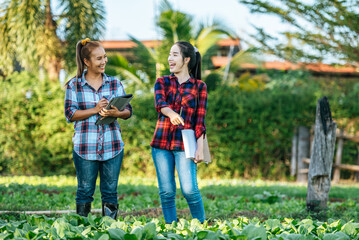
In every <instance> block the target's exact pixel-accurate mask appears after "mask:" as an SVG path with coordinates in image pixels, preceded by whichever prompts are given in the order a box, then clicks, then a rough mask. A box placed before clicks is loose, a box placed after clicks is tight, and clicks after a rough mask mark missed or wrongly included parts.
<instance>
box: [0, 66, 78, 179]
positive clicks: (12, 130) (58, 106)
mask: <svg viewBox="0 0 359 240" xmlns="http://www.w3.org/2000/svg"><path fill="white" fill-rule="evenodd" d="M0 87H1V95H0V97H1V99H0V101H1V108H0V115H1V118H0V167H1V171H3V172H8V173H13V174H14V173H23V174H43V175H48V174H54V173H55V172H57V173H72V172H73V170H72V167H71V162H70V160H69V159H70V155H71V149H72V147H71V139H72V132H71V127H70V126H69V125H67V124H66V121H64V113H63V104H64V103H63V99H64V91H63V89H62V88H61V86H60V84H59V83H53V82H49V81H38V80H37V78H36V77H35V76H34V75H32V74H30V73H27V72H21V73H14V74H13V75H12V76H10V77H9V78H7V79H6V80H4V81H1V82H0Z"/></svg>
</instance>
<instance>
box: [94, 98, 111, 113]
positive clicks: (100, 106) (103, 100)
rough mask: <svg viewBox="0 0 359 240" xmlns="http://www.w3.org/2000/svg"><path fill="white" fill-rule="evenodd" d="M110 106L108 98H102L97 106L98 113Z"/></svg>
mask: <svg viewBox="0 0 359 240" xmlns="http://www.w3.org/2000/svg"><path fill="white" fill-rule="evenodd" d="M107 104H108V100H107V99H106V98H102V99H101V100H100V101H99V102H98V103H97V104H96V107H95V109H96V112H97V113H99V112H101V110H102V109H103V108H104V107H106V106H107Z"/></svg>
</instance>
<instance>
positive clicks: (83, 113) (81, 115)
mask: <svg viewBox="0 0 359 240" xmlns="http://www.w3.org/2000/svg"><path fill="white" fill-rule="evenodd" d="M97 113H98V110H97V109H96V108H90V109H86V110H77V111H76V112H75V114H74V115H73V116H72V118H71V122H74V121H80V120H84V119H86V118H89V117H91V116H92V115H95V114H97Z"/></svg>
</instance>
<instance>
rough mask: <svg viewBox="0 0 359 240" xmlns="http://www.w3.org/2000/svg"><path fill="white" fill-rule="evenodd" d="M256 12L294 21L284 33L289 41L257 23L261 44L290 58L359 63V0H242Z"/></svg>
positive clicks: (271, 51) (272, 51) (275, 52)
mask: <svg viewBox="0 0 359 240" xmlns="http://www.w3.org/2000/svg"><path fill="white" fill-rule="evenodd" d="M239 2H241V3H243V4H245V5H247V6H248V7H249V8H250V10H251V12H252V13H259V14H272V15H275V16H277V17H279V18H280V19H281V20H282V21H283V22H285V23H288V24H290V26H291V27H292V28H293V30H292V31H288V32H283V33H281V35H282V36H284V37H285V38H286V39H288V43H281V42H280V41H278V39H276V38H275V37H274V36H273V35H270V34H268V33H266V32H265V31H264V30H263V29H262V28H259V27H256V28H257V31H258V33H257V34H256V35H254V36H253V35H252V37H254V38H255V39H256V41H257V42H259V43H260V44H261V46H262V47H263V48H264V49H265V50H267V51H268V52H270V53H273V54H275V55H277V56H279V57H281V58H283V59H286V60H289V61H323V60H328V59H331V61H332V62H334V63H342V62H343V61H344V62H346V63H351V64H353V65H356V66H358V65H359V14H358V13H359V1H358V0H315V1H297V0H273V1H267V0H239Z"/></svg>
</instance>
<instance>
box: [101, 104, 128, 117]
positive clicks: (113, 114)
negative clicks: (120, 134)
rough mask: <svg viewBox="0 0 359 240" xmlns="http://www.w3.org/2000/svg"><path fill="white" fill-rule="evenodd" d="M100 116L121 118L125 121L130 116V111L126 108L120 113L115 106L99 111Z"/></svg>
mask: <svg viewBox="0 0 359 240" xmlns="http://www.w3.org/2000/svg"><path fill="white" fill-rule="evenodd" d="M100 115H101V116H102V117H109V116H111V117H116V118H121V119H127V118H129V117H130V116H131V111H130V110H129V109H127V108H125V109H124V110H122V111H119V110H118V108H117V107H115V106H111V108H110V109H108V110H107V109H105V108H103V109H102V110H101V111H100Z"/></svg>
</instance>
